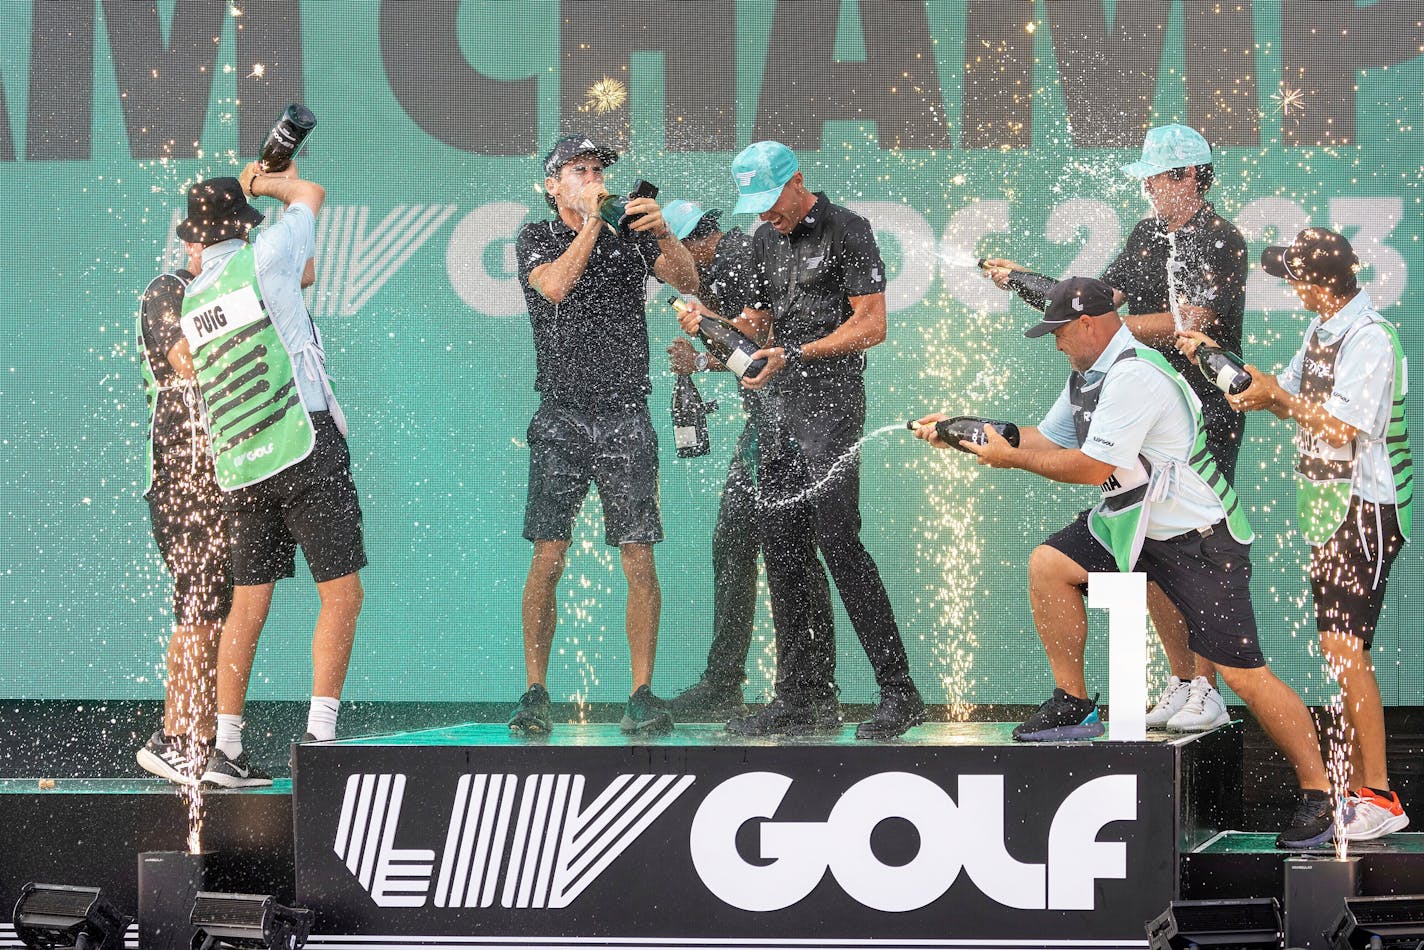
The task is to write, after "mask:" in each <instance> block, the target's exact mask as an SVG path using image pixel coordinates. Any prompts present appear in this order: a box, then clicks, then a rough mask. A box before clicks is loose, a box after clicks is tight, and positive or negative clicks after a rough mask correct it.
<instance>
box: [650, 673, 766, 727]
mask: <svg viewBox="0 0 1424 950" xmlns="http://www.w3.org/2000/svg"><path fill="white" fill-rule="evenodd" d="M668 711H669V712H670V713H672V714H673V715H674V716H676V717H677V718H678V719H683V720H689V719H690V720H692V721H693V722H726V721H727V720H728V719H736V718H737V717H739V716H745V715H746V714H747V704H746V703H745V702H743V701H742V687H741V686H740V685H736V686H721V685H719V684H717V683H713V682H711V681H710V680H708V679H707V678H706V677H703V678H702V679H700V680H698V681H697V682H696V683H693V684H692V685H691V686H689V687H687V689H685V690H683V691H682V692H680V693H678V694H677V695H676V696H674V697H673V698H672V699H670V700H668Z"/></svg>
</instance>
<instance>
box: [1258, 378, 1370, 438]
mask: <svg viewBox="0 0 1424 950" xmlns="http://www.w3.org/2000/svg"><path fill="white" fill-rule="evenodd" d="M1269 408H1270V411H1271V412H1272V413H1273V414H1274V415H1275V417H1276V418H1277V419H1289V420H1291V421H1292V422H1295V423H1296V424H1297V425H1299V426H1300V427H1301V428H1302V429H1304V430H1305V431H1307V432H1309V433H1310V434H1311V435H1314V436H1318V437H1319V438H1321V439H1324V440H1325V441H1326V442H1328V443H1329V444H1330V445H1333V446H1335V447H1336V448H1339V447H1340V446H1342V445H1344V444H1346V443H1347V442H1349V441H1350V440H1351V439H1353V438H1354V437H1355V435H1356V433H1357V432H1358V431H1359V430H1358V429H1356V428H1355V427H1354V426H1352V425H1350V424H1349V423H1346V422H1341V421H1340V420H1339V419H1337V418H1335V417H1334V416H1332V415H1331V414H1330V413H1328V412H1326V411H1325V407H1324V406H1322V405H1321V404H1320V403H1318V402H1311V401H1310V400H1309V399H1305V398H1302V397H1301V396H1297V395H1295V394H1294V393H1291V392H1289V391H1287V390H1285V389H1282V390H1281V391H1280V395H1278V396H1277V397H1276V400H1275V402H1274V403H1273V404H1272V405H1271V406H1270V407H1269Z"/></svg>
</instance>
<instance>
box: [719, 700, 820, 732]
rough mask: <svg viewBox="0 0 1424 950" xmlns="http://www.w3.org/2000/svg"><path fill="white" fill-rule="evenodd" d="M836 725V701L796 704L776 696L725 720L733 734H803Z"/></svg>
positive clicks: (728, 729)
mask: <svg viewBox="0 0 1424 950" xmlns="http://www.w3.org/2000/svg"><path fill="white" fill-rule="evenodd" d="M840 728H841V707H840V703H838V702H837V701H836V700H834V699H827V700H822V701H820V702H807V703H800V702H788V701H786V700H784V699H782V698H781V697H780V696H777V697H775V698H773V699H772V701H771V702H769V703H767V704H766V705H765V706H763V707H762V708H761V709H758V710H757V711H756V712H754V713H752V714H751V715H750V716H742V717H741V718H740V719H733V720H731V721H730V722H728V723H727V731H728V732H730V733H732V735H736V736H805V735H811V734H812V733H818V732H838V731H840Z"/></svg>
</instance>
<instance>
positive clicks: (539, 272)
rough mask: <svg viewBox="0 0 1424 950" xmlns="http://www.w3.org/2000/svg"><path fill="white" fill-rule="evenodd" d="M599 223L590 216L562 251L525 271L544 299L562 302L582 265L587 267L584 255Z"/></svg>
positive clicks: (589, 253) (588, 252) (590, 249)
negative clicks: (545, 261) (548, 260)
mask: <svg viewBox="0 0 1424 950" xmlns="http://www.w3.org/2000/svg"><path fill="white" fill-rule="evenodd" d="M601 227H603V223H602V221H601V220H600V219H598V218H596V217H595V218H592V219H591V220H590V222H589V223H587V224H585V225H584V226H583V227H582V228H581V229H580V230H579V233H578V234H576V235H575V236H574V239H573V241H572V242H571V243H570V244H569V246H568V247H567V248H565V249H564V253H562V254H560V255H559V256H558V257H556V258H554V259H553V260H552V261H550V262H549V263H547V264H542V265H540V266H539V267H536V268H534V270H533V271H532V272H531V273H530V274H529V283H530V285H531V286H532V287H533V288H534V289H535V290H537V291H539V293H540V294H541V295H543V297H544V299H546V300H549V301H551V302H553V303H562V302H563V299H564V298H565V297H566V296H568V293H569V291H570V290H573V287H574V284H576V283H578V279H579V278H580V277H582V276H583V272H584V269H585V268H587V267H588V259H589V258H590V257H591V256H592V255H593V247H594V245H595V244H597V243H598V229H599V228H601Z"/></svg>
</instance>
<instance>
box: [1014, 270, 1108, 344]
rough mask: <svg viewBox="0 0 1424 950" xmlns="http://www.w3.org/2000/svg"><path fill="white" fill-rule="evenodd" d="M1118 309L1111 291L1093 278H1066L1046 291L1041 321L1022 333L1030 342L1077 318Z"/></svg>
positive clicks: (1097, 315)
mask: <svg viewBox="0 0 1424 950" xmlns="http://www.w3.org/2000/svg"><path fill="white" fill-rule="evenodd" d="M1116 309H1117V305H1116V304H1114V303H1113V289H1112V288H1111V287H1109V286H1108V285H1107V284H1105V283H1103V282H1102V281H1100V280H1098V279H1097V278H1096V277H1066V278H1064V279H1063V280H1060V281H1059V282H1058V283H1056V284H1054V285H1053V288H1052V289H1051V290H1049V291H1048V306H1047V307H1046V308H1045V309H1044V311H1043V319H1042V320H1041V321H1039V322H1038V323H1036V324H1034V325H1033V326H1031V327H1029V328H1028V329H1027V330H1025V331H1024V336H1026V337H1028V338H1029V339H1030V340H1032V339H1034V338H1036V337H1041V336H1043V335H1044V334H1045V333H1052V332H1053V331H1054V330H1056V329H1058V328H1059V327H1061V326H1064V325H1066V324H1069V323H1072V322H1073V321H1074V320H1077V319H1078V318H1079V317H1100V316H1102V315H1103V314H1105V313H1112V312H1113V311H1114V310H1116Z"/></svg>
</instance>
